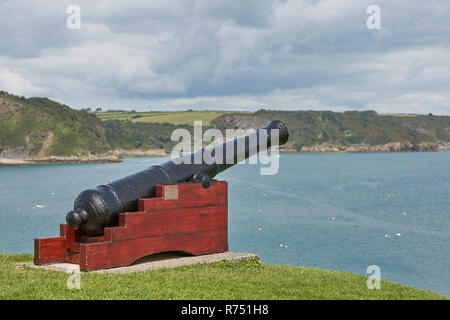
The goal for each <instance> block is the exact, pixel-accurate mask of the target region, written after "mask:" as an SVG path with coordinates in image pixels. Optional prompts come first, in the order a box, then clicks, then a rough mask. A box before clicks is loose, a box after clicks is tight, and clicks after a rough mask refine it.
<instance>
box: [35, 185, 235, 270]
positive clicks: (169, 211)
mask: <svg viewBox="0 0 450 320" xmlns="http://www.w3.org/2000/svg"><path fill="white" fill-rule="evenodd" d="M227 217H228V184H227V182H217V181H214V182H212V183H211V186H210V187H209V188H208V189H205V188H203V186H202V184H201V183H180V184H171V185H157V187H156V197H155V198H148V199H139V202H138V211H136V212H123V213H120V214H119V225H118V226H115V227H107V228H104V234H103V235H102V236H95V237H93V236H87V235H84V234H83V233H82V232H81V231H79V230H77V231H75V230H73V229H72V228H71V227H70V226H68V225H67V224H61V226H60V236H59V237H54V238H43V239H35V243H34V263H35V264H37V265H42V264H49V263H61V262H67V263H76V264H79V265H80V270H82V271H90V270H98V269H108V268H115V267H122V266H128V265H130V264H132V263H133V262H135V261H136V260H138V259H139V258H142V257H144V256H147V255H150V254H154V253H159V252H167V251H181V252H186V253H189V254H193V255H203V254H211V253H219V252H225V251H227V250H228V221H227Z"/></svg>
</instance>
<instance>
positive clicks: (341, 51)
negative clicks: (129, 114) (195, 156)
mask: <svg viewBox="0 0 450 320" xmlns="http://www.w3.org/2000/svg"><path fill="white" fill-rule="evenodd" d="M70 5H77V6H79V8H80V10H81V29H79V30H77V29H73V30H70V29H68V28H67V20H68V18H69V16H70V14H68V13H67V8H68V6H70ZM370 5H377V6H378V7H379V8H380V10H381V29H369V28H368V27H367V19H368V18H369V16H370V14H368V13H367V12H366V10H367V8H368V6H370ZM0 13H1V16H2V22H1V23H0V90H6V91H9V92H11V93H15V94H19V95H24V96H26V97H31V96H47V97H50V98H52V99H55V100H57V101H59V102H62V103H64V104H67V105H69V106H71V107H73V108H83V107H91V108H96V107H102V108H104V109H118V108H120V109H135V110H142V111H143V110H182V109H188V108H193V109H222V110H223V109H230V110H257V109H259V108H271V109H283V110H303V109H316V110H324V109H326V110H334V111H343V110H366V109H373V110H377V111H379V112H389V113H429V112H432V113H434V114H447V115H448V114H450V1H447V0H427V1H423V0H376V1H375V0H370V1H366V0H357V1H356V0H354V1H351V0H151V1H145V0H95V1H92V0H70V1H66V0H58V1H54V0H33V1H29V0H1V2H0ZM70 21H72V22H73V20H70Z"/></svg>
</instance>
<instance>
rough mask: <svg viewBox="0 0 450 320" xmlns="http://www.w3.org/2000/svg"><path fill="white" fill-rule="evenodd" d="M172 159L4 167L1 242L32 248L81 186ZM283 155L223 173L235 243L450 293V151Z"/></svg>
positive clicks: (282, 260) (61, 217) (52, 231)
mask: <svg viewBox="0 0 450 320" xmlns="http://www.w3.org/2000/svg"><path fill="white" fill-rule="evenodd" d="M165 160H167V159H166V158H136V159H126V160H125V161H124V162H123V163H112V164H84V165H71V164H61V165H28V166H23V167H0V252H1V253H33V239H34V238H40V237H48V236H55V235H58V232H59V224H60V223H64V221H65V215H66V212H67V211H69V210H70V209H71V208H72V206H73V200H74V199H75V197H76V196H77V195H78V193H80V192H81V191H82V190H84V189H87V188H90V187H93V186H96V185H98V184H105V183H107V182H108V181H109V180H111V181H112V180H114V179H117V178H121V177H123V176H125V175H128V174H132V173H135V172H137V171H139V170H141V169H144V168H146V167H148V166H150V165H152V164H157V163H161V162H163V161H165ZM279 160H280V170H279V172H278V174H276V175H274V176H261V175H260V170H259V166H257V165H237V166H235V167H233V168H231V169H229V170H228V171H226V172H224V173H222V174H220V175H219V176H218V177H217V178H218V179H220V180H227V181H228V182H229V247H230V251H235V252H253V253H258V254H259V255H260V257H261V260H262V261H263V262H265V263H276V264H289V265H295V266H306V267H316V268H325V269H333V270H344V271H350V272H354V273H358V274H362V275H368V274H366V269H367V267H368V266H370V265H377V266H379V267H380V269H381V277H382V278H383V279H388V280H392V281H395V282H398V283H401V284H406V285H410V286H413V287H417V288H427V289H430V290H433V291H436V292H439V293H442V294H446V295H448V296H450V210H449V202H450V152H439V153H352V154H282V155H281V157H280V158H279ZM36 205H39V206H44V207H43V208H42V207H36Z"/></svg>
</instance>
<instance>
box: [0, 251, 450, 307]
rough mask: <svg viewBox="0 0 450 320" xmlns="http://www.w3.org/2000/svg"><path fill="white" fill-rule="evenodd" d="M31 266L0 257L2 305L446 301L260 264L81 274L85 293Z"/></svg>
mask: <svg viewBox="0 0 450 320" xmlns="http://www.w3.org/2000/svg"><path fill="white" fill-rule="evenodd" d="M31 260H32V256H31V255H0V284H1V286H0V299H446V297H445V296H442V295H439V294H436V293H433V292H430V291H427V290H419V289H415V288H411V287H407V286H402V285H399V284H396V283H393V282H390V281H384V280H383V281H382V282H381V289H380V290H369V289H367V287H366V281H367V278H366V277H363V276H360V275H356V274H351V273H347V272H337V271H327V270H321V269H310V268H299V267H292V266H281V265H268V264H263V263H261V262H260V261H259V260H250V261H246V262H218V263H214V264H209V265H200V264H197V265H191V266H184V267H178V268H172V269H161V270H154V271H146V272H137V273H129V274H112V273H103V274H100V273H82V274H81V290H77V289H73V290H69V289H68V288H67V285H66V283H67V279H68V277H69V274H67V273H63V272H57V271H48V270H42V269H34V268H30V267H26V266H17V265H16V264H15V263H17V262H22V261H31Z"/></svg>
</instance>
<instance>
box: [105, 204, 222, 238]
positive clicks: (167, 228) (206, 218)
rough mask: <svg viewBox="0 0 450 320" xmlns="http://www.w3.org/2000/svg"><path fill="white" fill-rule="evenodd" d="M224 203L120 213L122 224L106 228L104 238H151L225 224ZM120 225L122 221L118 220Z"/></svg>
mask: <svg viewBox="0 0 450 320" xmlns="http://www.w3.org/2000/svg"><path fill="white" fill-rule="evenodd" d="M227 212H228V208H227V207H226V206H215V207H205V208H185V209H172V210H167V211H156V212H151V213H146V212H127V213H121V216H122V217H121V221H122V222H123V225H122V226H121V227H113V228H105V240H107V241H115V240H123V239H126V238H139V237H152V236H157V235H164V234H179V233H187V232H197V231H205V230H214V229H224V228H226V227H227V223H228V222H227ZM121 224H122V223H121Z"/></svg>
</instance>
